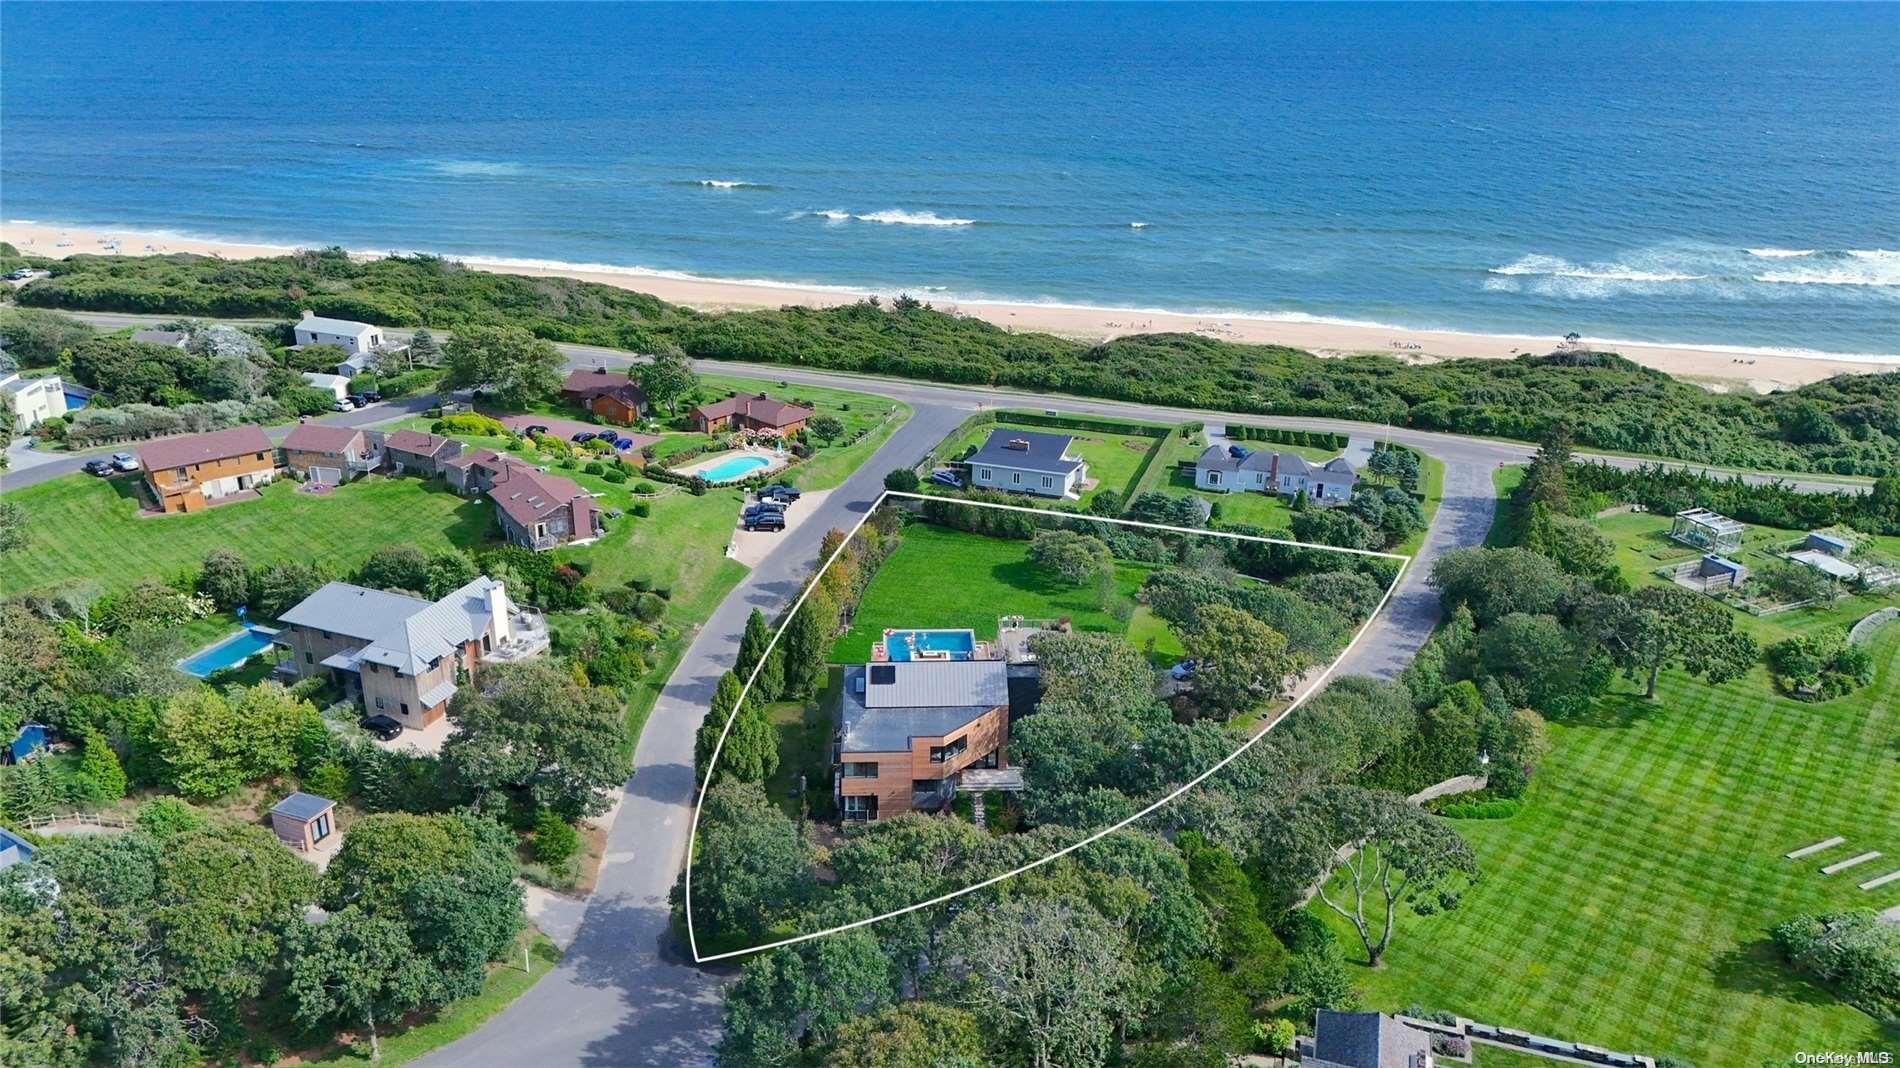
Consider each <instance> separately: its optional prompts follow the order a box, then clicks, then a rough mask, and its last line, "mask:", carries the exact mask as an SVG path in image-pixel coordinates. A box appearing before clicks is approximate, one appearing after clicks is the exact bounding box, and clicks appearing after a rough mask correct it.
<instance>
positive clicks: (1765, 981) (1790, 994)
mask: <svg viewBox="0 0 1900 1068" xmlns="http://www.w3.org/2000/svg"><path fill="white" fill-rule="evenodd" d="M1709 974H1710V977H1711V978H1713V979H1714V980H1715V985H1716V986H1718V987H1721V988H1722V989H1723V990H1733V991H1736V992H1738V993H1743V994H1761V995H1764V996H1767V997H1773V998H1778V999H1780V1000H1782V1001H1792V1002H1794V1003H1796V1004H1799V1005H1816V1006H1821V1005H1832V1004H1837V1003H1838V1001H1839V999H1837V998H1836V997H1835V996H1834V995H1833V994H1831V993H1829V992H1828V991H1827V990H1826V989H1825V988H1824V987H1821V986H1819V985H1817V984H1815V983H1813V982H1811V981H1810V980H1808V979H1807V978H1806V977H1804V976H1802V975H1801V974H1800V973H1799V972H1796V971H1795V970H1794V969H1793V968H1792V967H1790V966H1789V965H1788V964H1787V963H1786V962H1785V961H1783V960H1782V959H1781V954H1780V952H1779V951H1778V950H1776V949H1775V944H1774V942H1773V941H1772V940H1770V939H1767V938H1757V939H1755V940H1754V941H1752V942H1745V943H1743V944H1741V945H1739V946H1735V947H1733V948H1731V949H1728V950H1726V951H1724V952H1723V953H1721V954H1720V955H1719V956H1717V957H1716V958H1715V962H1714V964H1713V965H1712V966H1711V967H1710V969H1709Z"/></svg>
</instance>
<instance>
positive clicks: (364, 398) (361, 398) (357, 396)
mask: <svg viewBox="0 0 1900 1068" xmlns="http://www.w3.org/2000/svg"><path fill="white" fill-rule="evenodd" d="M350 403H351V404H354V405H356V406H357V407H358V408H367V407H369V395H368V394H367V393H352V394H350Z"/></svg>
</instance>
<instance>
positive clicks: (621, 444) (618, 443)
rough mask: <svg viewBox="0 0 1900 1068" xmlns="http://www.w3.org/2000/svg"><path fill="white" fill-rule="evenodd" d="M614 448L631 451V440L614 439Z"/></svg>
mask: <svg viewBox="0 0 1900 1068" xmlns="http://www.w3.org/2000/svg"><path fill="white" fill-rule="evenodd" d="M614 448H616V449H631V448H633V439H632V438H615V439H614Z"/></svg>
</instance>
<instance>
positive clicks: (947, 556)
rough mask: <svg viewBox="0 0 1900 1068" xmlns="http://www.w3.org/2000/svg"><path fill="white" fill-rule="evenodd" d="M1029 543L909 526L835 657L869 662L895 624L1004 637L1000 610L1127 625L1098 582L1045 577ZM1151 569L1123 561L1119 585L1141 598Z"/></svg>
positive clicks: (1091, 626) (1094, 626)
mask: <svg viewBox="0 0 1900 1068" xmlns="http://www.w3.org/2000/svg"><path fill="white" fill-rule="evenodd" d="M1028 557H1029V543H1028V542H1026V541H1008V540H1004V539H1000V538H985V537H981V536H978V535H975V534H965V533H962V532H960V531H954V530H945V529H944V528H942V527H934V526H930V525H929V524H926V523H913V524H911V525H909V526H907V527H905V528H904V536H903V544H901V545H900V546H899V547H898V549H897V551H896V552H894V553H892V554H891V557H890V559H888V560H886V561H884V566H883V567H882V568H880V569H879V570H878V573H877V577H876V578H875V579H874V580H872V582H871V585H870V588H869V589H867V590H865V592H864V597H863V599H862V601H860V603H859V605H858V613H857V615H856V616H855V617H854V618H853V620H852V625H851V630H850V631H849V632H847V633H846V634H845V635H844V636H843V637H841V638H839V639H838V641H837V642H836V644H834V645H833V646H832V647H831V661H832V663H835V664H848V663H862V662H864V661H866V660H868V659H870V656H871V643H872V642H873V641H875V640H879V639H881V638H882V637H883V634H884V630H885V628H887V627H897V628H909V627H958V628H962V627H968V628H971V629H973V630H975V631H976V636H977V638H978V639H986V638H994V637H996V620H997V617H998V616H1004V615H1020V616H1027V617H1029V618H1032V619H1056V618H1059V617H1062V616H1068V617H1069V618H1070V619H1071V620H1072V621H1073V622H1074V624H1075V627H1076V629H1078V630H1094V631H1117V632H1119V631H1122V630H1125V629H1126V627H1125V625H1124V624H1122V623H1121V622H1119V621H1118V620H1116V619H1115V618H1114V617H1113V616H1111V615H1110V614H1109V613H1108V612H1106V611H1104V610H1103V608H1102V607H1101V605H1099V604H1098V603H1097V599H1096V593H1095V589H1094V588H1093V587H1092V586H1090V587H1084V588H1082V589H1075V588H1072V587H1066V586H1059V585H1055V584H1053V583H1051V582H1048V581H1047V580H1045V579H1044V578H1043V577H1042V576H1041V575H1039V574H1038V573H1037V572H1036V570H1035V568H1034V567H1033V566H1031V565H1030V563H1029V559H1028ZM1148 571H1149V568H1147V567H1144V566H1141V565H1136V564H1121V565H1117V566H1116V568H1115V586H1116V589H1117V591H1118V592H1119V593H1120V594H1121V595H1123V596H1125V597H1133V596H1134V593H1135V591H1136V590H1137V589H1139V588H1140V587H1141V583H1142V580H1143V579H1145V578H1146V577H1147V575H1148Z"/></svg>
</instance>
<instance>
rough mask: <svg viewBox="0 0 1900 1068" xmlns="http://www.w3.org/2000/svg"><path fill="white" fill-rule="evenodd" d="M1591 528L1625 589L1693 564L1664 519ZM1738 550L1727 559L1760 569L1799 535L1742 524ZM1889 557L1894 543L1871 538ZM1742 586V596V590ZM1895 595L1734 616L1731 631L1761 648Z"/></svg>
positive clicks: (1607, 521) (1639, 515)
mask: <svg viewBox="0 0 1900 1068" xmlns="http://www.w3.org/2000/svg"><path fill="white" fill-rule="evenodd" d="M1596 523H1597V528H1598V529H1600V530H1602V531H1603V533H1604V534H1605V535H1607V536H1608V537H1609V539H1610V541H1611V542H1612V543H1613V544H1615V546H1616V562H1617V566H1618V567H1619V568H1620V569H1621V570H1622V572H1623V575H1624V577H1625V578H1627V579H1629V581H1630V584H1631V585H1642V584H1645V583H1665V582H1668V581H1669V580H1668V579H1665V578H1662V577H1660V576H1658V575H1657V574H1656V569H1657V568H1659V567H1662V566H1664V565H1666V564H1674V563H1682V562H1684V561H1687V560H1691V559H1694V558H1695V557H1696V556H1697V555H1698V554H1699V552H1698V550H1696V549H1695V548H1693V547H1692V546H1688V545H1684V544H1682V543H1681V542H1678V541H1672V540H1670V538H1669V524H1670V517H1669V516H1666V515H1657V514H1654V513H1650V512H1625V513H1623V514H1622V515H1613V516H1608V517H1606V518H1603V519H1599V520H1597V521H1596ZM1743 526H1744V528H1745V529H1744V530H1743V532H1742V549H1741V551H1740V552H1738V553H1733V554H1731V555H1732V557H1733V558H1734V559H1736V560H1737V561H1739V562H1740V563H1742V564H1745V565H1747V566H1748V567H1749V568H1751V569H1753V568H1760V567H1762V566H1764V565H1766V564H1768V563H1771V562H1773V561H1774V560H1776V559H1778V557H1777V556H1776V555H1775V552H1774V550H1775V549H1776V548H1778V547H1779V546H1783V545H1786V544H1787V543H1789V542H1791V541H1794V540H1796V539H1798V538H1800V537H1801V536H1802V535H1803V534H1804V533H1805V531H1799V530H1784V529H1781V528H1779V527H1766V526H1760V525H1757V524H1754V523H1745V524H1743ZM1871 540H1872V541H1873V542H1874V543H1875V545H1876V546H1877V547H1878V548H1880V549H1881V550H1882V551H1884V552H1886V553H1887V554H1889V555H1894V554H1895V553H1896V551H1897V550H1900V538H1872V539H1871ZM1747 588H1748V587H1747V586H1746V585H1744V586H1743V589H1744V591H1746V590H1747ZM1895 598H1896V591H1894V590H1893V589H1891V588H1889V589H1888V590H1887V591H1885V592H1882V593H1874V594H1863V595H1859V596H1852V597H1842V598H1841V599H1840V600H1839V601H1838V602H1836V603H1835V604H1834V605H1833V607H1829V608H1823V607H1814V608H1797V609H1792V610H1790V611H1786V612H1777V613H1775V614H1773V615H1767V616H1755V615H1750V614H1748V613H1746V612H1743V611H1741V610H1740V609H1737V610H1736V625H1737V626H1738V627H1740V628H1741V629H1743V630H1745V631H1747V632H1749V633H1750V634H1753V635H1754V636H1755V638H1756V639H1757V640H1758V641H1760V642H1762V643H1763V644H1767V643H1769V642H1775V641H1779V640H1781V639H1782V638H1786V637H1788V636H1789V635H1792V634H1796V633H1799V632H1801V631H1806V630H1812V629H1815V628H1817V627H1847V626H1852V625H1853V624H1854V622H1855V621H1856V620H1858V619H1860V618H1861V617H1862V616H1865V615H1866V614H1867V613H1869V612H1872V611H1874V610H1876V609H1879V608H1884V607H1886V606H1887V605H1890V604H1893V603H1895Z"/></svg>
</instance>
